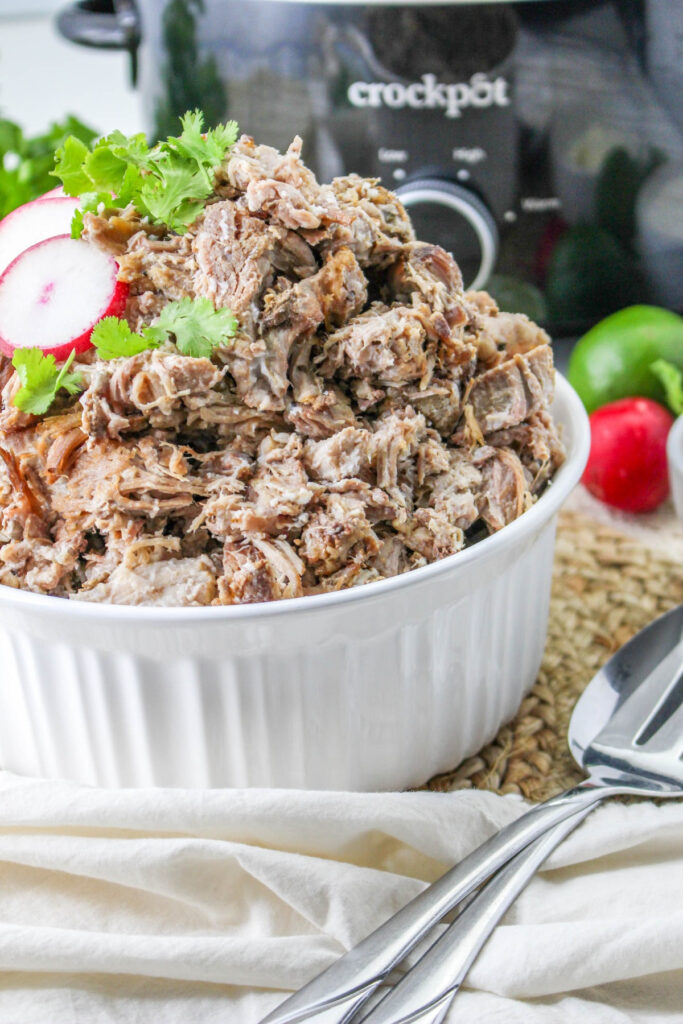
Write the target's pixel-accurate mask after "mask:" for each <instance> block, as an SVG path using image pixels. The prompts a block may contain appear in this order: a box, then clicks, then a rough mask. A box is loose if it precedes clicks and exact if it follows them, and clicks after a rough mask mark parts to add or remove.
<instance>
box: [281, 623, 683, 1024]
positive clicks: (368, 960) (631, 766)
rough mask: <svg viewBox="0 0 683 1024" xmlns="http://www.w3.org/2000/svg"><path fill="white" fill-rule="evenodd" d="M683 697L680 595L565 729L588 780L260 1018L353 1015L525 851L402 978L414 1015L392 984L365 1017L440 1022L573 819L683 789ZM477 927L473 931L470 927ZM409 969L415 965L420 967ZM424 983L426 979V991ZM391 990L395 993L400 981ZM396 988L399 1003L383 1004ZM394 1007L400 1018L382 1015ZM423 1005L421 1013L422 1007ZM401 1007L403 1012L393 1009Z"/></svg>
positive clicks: (507, 832)
mask: <svg viewBox="0 0 683 1024" xmlns="http://www.w3.org/2000/svg"><path fill="white" fill-rule="evenodd" d="M682 703H683V605H679V606H678V607H677V608H675V609H673V610H672V611H671V612H668V613H667V614H666V615H663V616H661V617H660V618H659V619H657V620H655V622H653V623H651V624H650V625H649V626H647V627H646V628H645V629H643V630H641V631H640V633H638V634H637V635H636V636H635V637H634V638H633V639H632V640H630V641H629V642H628V643H627V644H625V645H624V647H622V648H621V649H620V650H619V651H618V652H617V653H616V654H615V655H613V657H612V658H610V660H609V661H608V662H607V664H606V665H604V666H603V668H602V669H601V670H600V671H599V672H598V673H597V675H596V676H595V677H594V678H593V680H592V681H591V682H590V684H589V685H588V687H587V688H586V690H585V691H584V693H583V695H582V696H581V698H580V699H579V701H578V703H577V705H576V708H575V709H574V713H573V715H572V719H571V723H570V727H569V744H570V748H571V751H572V754H573V756H574V759H575V760H576V762H577V764H579V765H580V767H582V768H583V769H584V770H585V771H587V772H588V778H587V779H585V780H584V781H583V782H581V783H579V785H578V786H576V787H574V788H573V789H571V790H568V791H567V792H566V793H562V794H560V795H559V796H557V797H553V798H552V799H551V800H548V801H546V803H543V804H540V805H538V806H537V807H534V808H532V810H530V811H529V812H528V813H527V814H525V815H523V816H522V817H521V818H519V819H518V820H517V821H515V822H513V823H512V824H511V825H508V826H507V827H506V828H505V829H503V830H502V831H501V832H499V833H498V834H497V835H495V836H493V837H492V838H491V839H489V840H487V842H485V843H484V844H483V845H482V846H480V847H478V848H477V849H476V850H474V851H473V852H472V853H471V854H469V855H468V856H467V857H465V858H464V860H462V861H461V862H460V863H459V864H457V865H456V866H455V867H454V868H452V869H451V870H450V871H448V872H447V873H446V874H445V875H443V877H442V878H440V879H439V880H438V881H437V882H435V883H434V884H433V885H431V886H429V887H428V888H427V889H425V890H424V892H422V893H420V895H419V896H417V897H415V898H414V899H413V900H411V902H410V903H408V904H407V905H406V906H405V907H403V909H402V910H400V911H399V912H398V913H397V914H395V915H394V916H393V917H392V918H390V919H389V920H388V921H387V922H385V924H383V925H381V926H380V927H379V928H378V929H376V930H375V931H374V932H372V934H371V935H369V936H368V937H367V938H366V939H364V940H363V941H362V942H361V943H359V944H358V945H357V946H355V947H354V948H353V949H352V950H350V951H349V952H348V953H346V954H345V955H344V956H343V957H341V958H340V959H339V960H338V961H337V962H336V963H334V964H332V966H331V967H329V968H328V969H327V970H326V971H324V972H323V973H322V974H320V975H318V977H316V978H314V979H313V980H312V981H310V982H309V983H308V984H307V985H305V986H304V988H302V989H300V990H299V991H298V992H296V993H294V995H292V996H290V998H289V999H287V1000H285V1002H284V1003H282V1004H281V1006H279V1007H278V1008H277V1009H276V1010H274V1011H273V1012H272V1013H270V1014H269V1015H268V1016H267V1017H265V1018H264V1020H263V1021H262V1024H296V1022H299V1021H315V1022H316V1024H345V1022H347V1021H350V1019H351V1018H352V1017H353V1016H354V1014H355V1013H356V1011H357V1010H359V1008H360V1007H361V1006H362V1005H363V1004H364V1003H365V1001H366V1000H367V999H368V998H369V996H370V995H371V994H372V993H373V992H374V991H375V989H376V988H377V987H378V985H380V984H381V982H382V981H383V980H384V979H385V978H386V977H387V975H388V974H389V973H390V971H391V970H392V969H393V968H394V967H395V966H396V965H397V964H398V963H400V961H401V960H402V959H403V958H404V957H405V956H406V955H407V953H408V952H410V950H411V949H412V948H413V947H414V946H415V945H416V944H417V943H418V942H419V941H420V940H421V939H422V938H423V937H424V936H425V935H426V934H427V932H428V931H429V929H430V928H432V927H433V925H435V924H436V923H437V922H438V921H440V920H441V919H442V918H443V917H444V916H445V915H446V914H447V913H448V912H449V911H450V910H452V909H453V908H454V907H455V906H457V904H458V903H460V902H461V901H462V900H463V899H465V897H467V896H469V895H470V893H472V892H473V891H474V890H475V889H476V888H477V887H478V886H480V885H481V884H482V883H483V882H485V881H486V879H487V878H489V876H490V875H492V874H493V873H494V872H495V871H497V870H498V869H499V868H501V867H502V866H503V865H505V864H507V862H508V861H510V860H511V858H513V857H515V855H518V854H519V855H520V859H519V860H517V861H516V862H513V863H512V864H510V865H509V868H507V869H506V872H507V873H506V874H502V875H501V876H499V877H498V878H497V879H494V881H493V883H491V886H487V889H488V890H489V895H488V900H487V898H486V896H485V893H486V890H485V891H484V893H483V894H482V897H483V903H481V904H480V903H479V899H480V898H482V897H478V898H477V899H476V900H472V901H471V903H470V904H469V905H468V906H467V907H466V908H465V910H464V911H463V912H462V913H461V915H460V917H459V918H458V919H457V920H456V921H455V922H454V924H453V925H451V927H450V929H449V930H447V931H446V932H445V933H444V935H443V936H442V937H441V938H440V939H439V940H437V942H436V943H435V944H434V946H433V947H431V948H430V950H428V951H427V953H426V954H425V956H424V957H423V959H422V960H421V961H420V962H419V963H420V964H423V961H425V960H426V958H427V957H429V958H430V959H429V960H427V963H426V966H422V967H421V968H420V973H413V972H410V974H409V975H407V976H406V978H407V979H410V980H404V981H402V982H400V983H399V984H402V985H403V986H404V987H403V989H402V991H401V993H400V995H401V999H402V998H403V996H404V995H408V994H409V995H410V999H411V1000H412V1001H411V1003H410V1005H413V1006H416V1007H417V1011H416V1012H418V1015H417V1016H416V1015H415V1013H413V1012H409V1015H408V1016H406V1015H405V1014H404V1013H403V1010H402V1009H401V1010H400V1011H399V1010H398V1009H397V1007H396V1005H395V1004H396V1003H397V1001H398V995H392V993H390V994H389V995H388V996H387V997H385V999H384V1000H383V1001H382V1002H381V1003H380V1004H378V1005H377V1007H375V1009H374V1010H372V1011H371V1013H370V1015H369V1016H368V1017H366V1018H365V1019H366V1021H368V1024H370V1022H372V1024H379V1022H380V1021H386V1022H389V1021H391V1022H392V1024H397V1022H398V1021H401V1020H405V1021H408V1020H410V1021H420V1022H421V1024H425V1022H429V1024H436V1022H438V1021H440V1020H442V1019H443V1015H444V1014H445V1012H446V1010H447V1007H448V1003H449V1002H450V999H452V997H453V995H454V994H455V991H457V987H459V984H460V981H461V980H462V977H464V974H465V973H466V971H467V969H468V968H469V965H470V964H471V962H472V960H473V959H474V957H475V956H476V954H477V952H478V950H479V949H480V948H481V946H482V945H483V943H484V942H485V941H486V938H487V936H488V934H489V933H490V931H491V930H492V928H493V927H494V926H495V923H496V921H497V920H499V919H500V917H501V916H502V914H503V913H504V912H505V910H506V909H507V906H509V904H510V902H512V899H514V896H515V895H516V894H517V892H519V890H520V888H522V887H523V885H524V884H526V881H528V878H530V877H531V875H532V874H533V871H535V870H536V868H537V867H538V866H539V865H540V863H541V862H542V860H543V859H545V856H547V855H548V853H549V852H550V850H551V849H552V848H553V846H555V845H557V842H559V841H560V840H561V838H563V837H564V835H566V834H567V833H568V832H569V831H571V827H574V825H575V824H578V822H579V821H580V820H581V819H582V818H583V817H585V815H586V814H588V813H589V811H590V810H592V809H593V808H594V807H595V806H596V804H597V803H599V802H600V801H601V800H603V799H605V798H606V797H608V796H616V795H634V796H649V797H653V796H656V797H676V796H681V794H682V792H683V761H682V760H681V756H682V755H683V710H682V708H681V704H682ZM568 819H571V823H570V821H569V820H568ZM560 823H562V825H561V824H560ZM570 824H571V827H570ZM556 826H557V827H560V828H562V829H564V831H562V832H560V831H558V832H557V833H555V835H554V836H547V837H546V836H545V833H547V832H548V830H549V829H552V828H553V827H556ZM540 837H543V838H540ZM539 839H540V842H539V843H538V845H534V856H533V857H532V856H531V851H530V852H529V854H528V857H524V855H523V854H522V853H521V851H523V850H524V848H525V847H528V846H529V844H532V843H533V844H535V841H536V840H539ZM553 839H554V840H555V842H553V841H552V840H553ZM544 843H546V844H547V845H544ZM529 858H531V859H529ZM492 893H493V897H492V896H491V894H492ZM477 905H478V906H477ZM480 915H484V916H480ZM459 922H462V923H460V924H459ZM470 926H471V927H472V929H473V931H472V932H469V931H468V929H469V927H470ZM437 966H438V969H439V971H440V972H441V973H440V974H439V977H438V982H435V977H434V974H433V971H434V970H435V968H436V967H437ZM413 971H414V972H417V967H416V968H414V969H413ZM411 976H412V977H411ZM456 976H457V977H456ZM454 978H456V981H455V984H454V982H453V979H454ZM416 979H417V980H416ZM425 979H426V981H425ZM423 983H424V984H426V985H427V991H426V992H425V989H424V988H423V987H422V986H423ZM395 992H396V993H398V992H399V988H398V986H396V989H395ZM390 998H391V999H392V1000H393V1002H394V1007H395V1009H394V1010H391V1004H390V1003H389V1002H388V1000H389V999H390ZM425 999H426V1001H425ZM420 1000H423V1001H422V1002H420ZM439 1000H440V1002H439ZM446 1000H448V1001H447V1002H446ZM435 1001H436V1002H435ZM442 1004H444V1005H442ZM387 1005H388V1006H389V1010H391V1012H392V1013H394V1015H393V1016H387V1015H386V1014H387V1012H388V1011H387V1009H386V1006H387ZM401 1005H403V1004H401ZM382 1007H384V1009H381V1008H382ZM421 1008H424V1012H425V1013H427V1015H426V1016H425V1015H423V1016H420V1015H419V1012H421ZM397 1012H400V1013H402V1014H403V1015H402V1016H396V1015H395V1013H397ZM430 1012H431V1016H429V1013H430ZM439 1012H441V1016H439V1015H438V1014H439ZM382 1014H384V1016H382Z"/></svg>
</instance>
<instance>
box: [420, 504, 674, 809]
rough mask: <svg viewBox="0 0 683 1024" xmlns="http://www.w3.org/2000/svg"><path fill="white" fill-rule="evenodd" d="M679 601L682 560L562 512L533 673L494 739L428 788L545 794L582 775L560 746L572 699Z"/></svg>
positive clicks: (541, 796) (532, 796) (541, 797)
mask: <svg viewBox="0 0 683 1024" xmlns="http://www.w3.org/2000/svg"><path fill="white" fill-rule="evenodd" d="M682 601H683V567H682V566H681V564H680V562H679V561H678V560H676V561H672V560H671V559H670V558H669V557H668V556H667V554H666V553H665V552H664V551H662V550H661V549H659V550H655V549H653V548H651V547H649V546H647V545H645V544H643V543H641V542H640V541H638V540H634V539H633V538H632V537H628V536H626V535H624V534H623V533H619V532H617V531H615V530H614V529H612V528H611V527H609V526H604V525H600V524H598V523H596V522H595V521H594V520H592V519H587V518H585V517H583V516H581V515H577V514H576V513H575V512H566V511H565V512H563V513H562V515H561V516H560V522H559V526H558V532H557V545H556V549H555V564H554V568H553V589H552V598H551V603H550V621H549V625H548V641H547V644H546V649H545V654H544V657H543V663H542V665H541V670H540V672H539V675H538V679H537V680H536V683H535V685H534V687H533V689H532V691H531V693H530V694H529V696H528V697H526V699H525V700H524V702H523V703H522V706H521V708H520V709H519V712H518V714H517V717H516V718H515V719H514V720H513V721H512V722H511V723H510V724H509V725H505V726H503V728H502V729H501V730H500V732H499V733H498V735H497V736H496V738H495V740H494V741H493V742H492V743H490V744H489V745H488V746H487V747H485V748H484V749H483V750H482V751H480V753H479V754H477V755H476V756H475V757H470V758H468V760H467V761H465V762H464V763H463V764H461V765H460V766H459V767H458V768H457V769H455V771H452V772H448V773H446V774H444V775H438V776H436V777H435V778H434V779H432V780H431V781H430V782H429V783H428V784H427V788H428V789H437V790H452V789H465V788H473V787H474V788H477V789H488V790H492V791H494V792H496V793H521V794H522V795H523V796H524V797H526V798H527V799H528V800H534V801H536V800H546V799H547V798H548V797H550V796H553V795H554V794H555V793H559V792H561V791H562V790H563V789H567V788H569V787H570V786H572V785H574V784H575V783H576V782H578V781H579V780H580V779H581V778H582V774H581V772H580V771H579V770H578V769H577V767H576V765H575V764H574V761H573V759H572V756H571V754H570V753H569V747H568V745H567V727H568V725H569V719H570V717H571V713H572V710H573V708H574V704H575V703H576V701H577V698H578V697H579V695H580V694H581V692H582V691H583V689H584V687H585V686H586V685H587V684H588V683H589V682H590V680H591V679H592V677H593V676H594V674H595V673H596V672H597V670H598V669H599V668H600V666H601V665H602V664H604V662H605V661H607V659H608V658H609V657H610V655H611V654H613V653H614V651H616V650H617V649H618V648H619V647H620V646H621V645H622V644H623V643H625V642H626V641H627V640H628V639H630V637H632V636H633V635H634V634H635V633H637V632H638V630H639V629H641V628H642V627H643V626H645V625H647V623H648V622H651V621H652V619H655V618H656V617H657V616H658V615H661V614H663V613H664V612H666V611H668V610H669V609H670V608H673V607H674V606H675V605H677V604H679V603H680V602H682Z"/></svg>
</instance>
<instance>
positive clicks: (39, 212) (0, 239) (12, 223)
mask: <svg viewBox="0 0 683 1024" xmlns="http://www.w3.org/2000/svg"><path fill="white" fill-rule="evenodd" d="M78 203H79V201H78V199H75V198H73V197H71V196H57V195H48V196H41V198H40V199H34V200H33V202H31V203H25V204H24V205H23V206H18V207H17V209H16V210H12V212H11V213H8V214H7V216H6V217H5V218H4V219H3V220H2V221H0V273H2V272H3V271H4V270H5V268H6V267H8V266H9V265H10V263H11V262H12V260H14V259H16V257H17V256H18V255H19V254H20V253H22V252H24V250H25V249H28V248H29V247H30V246H31V245H35V243H36V242H42V241H43V239H45V238H54V237H55V235H63V234H64V233H66V232H70V231H71V218H72V217H73V215H74V211H75V210H77V209H78Z"/></svg>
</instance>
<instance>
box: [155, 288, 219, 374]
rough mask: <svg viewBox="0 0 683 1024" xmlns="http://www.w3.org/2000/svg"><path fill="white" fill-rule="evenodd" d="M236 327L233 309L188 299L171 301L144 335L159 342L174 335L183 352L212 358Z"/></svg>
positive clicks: (209, 302)
mask: <svg viewBox="0 0 683 1024" xmlns="http://www.w3.org/2000/svg"><path fill="white" fill-rule="evenodd" d="M236 330H237V320H236V319H235V317H234V315H233V313H232V311H231V310H229V309H214V307H213V303H212V302H211V300H210V299H204V298H200V299H190V298H184V299H180V301H179V302H169V304H168V306H165V307H164V309H162V311H161V314H160V316H159V317H158V318H157V320H156V321H155V323H153V324H152V326H151V327H146V328H145V329H144V331H143V334H144V335H145V337H148V338H152V339H154V340H155V341H157V342H159V343H161V342H162V341H165V340H166V339H167V338H168V336H169V335H173V340H174V341H175V345H176V348H177V349H178V350H179V351H180V352H182V353H183V355H185V356H194V358H195V359H200V358H201V357H202V356H203V357H204V358H206V359H208V358H209V357H210V355H211V353H212V352H213V350H214V349H215V348H219V347H220V346H221V345H222V344H223V343H224V341H225V340H226V339H228V338H232V337H233V336H234V334H235V331H236Z"/></svg>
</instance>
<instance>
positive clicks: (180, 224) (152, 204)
mask: <svg viewBox="0 0 683 1024" xmlns="http://www.w3.org/2000/svg"><path fill="white" fill-rule="evenodd" d="M158 174H159V175H160V177H159V178H157V177H154V176H152V175H149V176H148V177H147V178H146V179H145V181H144V183H143V185H142V187H141V189H140V192H139V195H140V199H141V200H142V202H143V204H144V207H145V209H146V210H147V211H148V212H149V213H150V214H151V216H152V218H153V219H154V220H155V221H156V222H157V223H162V224H168V225H169V227H170V226H171V225H172V226H173V228H174V230H176V231H179V232H180V233H181V234H182V233H183V231H184V230H185V229H186V228H187V227H189V225H190V224H191V223H192V221H193V220H196V219H197V217H198V216H199V214H200V213H201V211H202V207H203V203H202V202H201V200H203V199H206V198H207V195H208V193H207V185H206V179H205V178H204V175H203V174H201V172H200V171H197V170H196V169H194V170H193V169H192V167H185V166H179V165H178V164H175V163H172V162H171V161H170V160H164V161H160V163H159V165H158Z"/></svg>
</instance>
